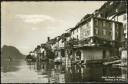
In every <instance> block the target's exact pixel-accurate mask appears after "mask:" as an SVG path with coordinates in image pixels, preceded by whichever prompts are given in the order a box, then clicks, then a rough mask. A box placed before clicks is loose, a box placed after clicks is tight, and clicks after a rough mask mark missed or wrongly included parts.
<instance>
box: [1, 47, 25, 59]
mask: <svg viewBox="0 0 128 84" xmlns="http://www.w3.org/2000/svg"><path fill="white" fill-rule="evenodd" d="M24 57H25V56H24V55H23V54H21V52H20V51H19V50H18V49H17V48H16V47H13V46H7V45H4V46H3V48H2V49H1V59H10V58H11V59H23V58H24Z"/></svg>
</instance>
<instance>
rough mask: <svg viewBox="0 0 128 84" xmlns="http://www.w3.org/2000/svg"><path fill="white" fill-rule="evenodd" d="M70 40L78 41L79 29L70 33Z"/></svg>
mask: <svg viewBox="0 0 128 84" xmlns="http://www.w3.org/2000/svg"><path fill="white" fill-rule="evenodd" d="M71 38H75V39H79V40H80V28H76V29H75V30H73V31H72V32H71Z"/></svg>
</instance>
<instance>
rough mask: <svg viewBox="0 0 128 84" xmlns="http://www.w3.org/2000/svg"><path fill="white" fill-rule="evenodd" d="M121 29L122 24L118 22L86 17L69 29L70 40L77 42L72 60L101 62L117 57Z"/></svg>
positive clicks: (91, 16)
mask: <svg viewBox="0 0 128 84" xmlns="http://www.w3.org/2000/svg"><path fill="white" fill-rule="evenodd" d="M122 27H123V24H122V23H121V22H118V21H113V20H108V19H105V18H99V17H94V16H93V15H89V16H88V17H86V19H84V20H83V21H81V22H79V23H78V24H77V26H76V27H74V28H73V29H71V38H75V39H77V40H78V44H77V45H74V47H73V49H74V50H73V53H72V55H73V57H74V60H75V61H76V60H77V59H78V60H82V61H87V60H102V59H104V58H109V57H111V56H118V50H117V49H118V48H119V46H120V42H121V38H122V34H123V33H122V32H123V30H122ZM112 50H113V51H112ZM113 52H114V53H113Z"/></svg>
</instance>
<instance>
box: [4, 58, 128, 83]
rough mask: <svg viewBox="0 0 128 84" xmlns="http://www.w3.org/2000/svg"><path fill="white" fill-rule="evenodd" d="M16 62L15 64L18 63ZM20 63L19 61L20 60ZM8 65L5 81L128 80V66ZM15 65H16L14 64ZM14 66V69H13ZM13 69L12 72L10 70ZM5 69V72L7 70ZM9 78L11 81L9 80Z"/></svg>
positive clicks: (49, 63)
mask: <svg viewBox="0 0 128 84" xmlns="http://www.w3.org/2000/svg"><path fill="white" fill-rule="evenodd" d="M16 63H17V62H15V63H14V64H16ZM18 63H19V62H18ZM18 63H17V64H16V66H15V67H16V68H17V71H16V70H15V68H14V67H11V65H12V64H13V63H11V65H9V66H10V67H8V69H6V70H5V71H6V72H8V73H4V75H2V77H3V78H2V80H3V81H4V82H17V81H19V80H20V81H21V82H24V83H26V82H27V83H28V82H30V83H73V82H75V83H76V82H109V81H110V82H119V81H120V82H125V81H127V80H128V76H127V74H128V71H127V67H121V68H119V67H112V66H103V65H100V64H94V65H68V66H66V65H64V64H58V65H56V64H54V62H53V61H52V60H51V61H49V62H48V61H43V62H25V61H23V62H22V64H18ZM13 66H14V65H13ZM12 68H14V69H12ZM10 69H11V72H10ZM5 71H4V72H5ZM12 72H13V73H12ZM7 80H9V81H7Z"/></svg>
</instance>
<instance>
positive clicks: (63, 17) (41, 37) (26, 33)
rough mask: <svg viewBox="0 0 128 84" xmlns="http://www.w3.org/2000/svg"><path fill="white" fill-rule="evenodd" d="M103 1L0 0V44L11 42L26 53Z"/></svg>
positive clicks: (60, 31)
mask: <svg viewBox="0 0 128 84" xmlns="http://www.w3.org/2000/svg"><path fill="white" fill-rule="evenodd" d="M104 3H105V2H104V1H40V2H34V1H31V2H30V1H28V2H25V1H24V2H23V1H22V2H18V1H13V2H9V1H8V2H5V1H4V2H2V3H1V47H2V46H3V45H10V46H15V47H16V48H18V49H19V50H20V52H21V53H23V54H25V55H27V54H28V53H29V52H30V51H31V50H34V48H35V47H36V46H37V45H40V44H41V43H45V42H46V41H47V37H48V36H49V37H50V38H51V39H52V38H54V37H56V36H59V35H61V34H62V33H64V32H65V30H66V29H69V28H72V27H74V26H75V25H76V24H77V23H78V22H79V21H80V20H81V19H82V17H83V16H85V15H86V14H91V13H93V12H94V11H95V10H96V9H98V8H100V7H101V6H102V5H103V4H104Z"/></svg>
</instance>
